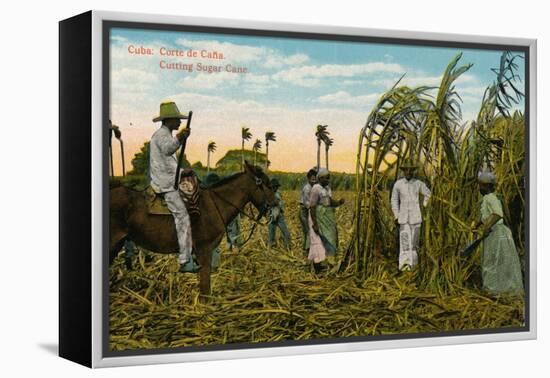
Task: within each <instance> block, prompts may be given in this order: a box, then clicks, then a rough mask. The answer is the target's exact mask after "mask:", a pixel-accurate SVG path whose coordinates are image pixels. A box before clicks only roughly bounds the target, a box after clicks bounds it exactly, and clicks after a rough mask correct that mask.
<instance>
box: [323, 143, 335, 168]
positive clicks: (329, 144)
mask: <svg viewBox="0 0 550 378" xmlns="http://www.w3.org/2000/svg"><path fill="white" fill-rule="evenodd" d="M323 143H325V161H326V164H327V167H326V168H327V170H328V150H329V148H330V147H331V146H332V145H333V144H334V139H332V138H331V137H329V136H328V134H327V135H325V137H324V138H323Z"/></svg>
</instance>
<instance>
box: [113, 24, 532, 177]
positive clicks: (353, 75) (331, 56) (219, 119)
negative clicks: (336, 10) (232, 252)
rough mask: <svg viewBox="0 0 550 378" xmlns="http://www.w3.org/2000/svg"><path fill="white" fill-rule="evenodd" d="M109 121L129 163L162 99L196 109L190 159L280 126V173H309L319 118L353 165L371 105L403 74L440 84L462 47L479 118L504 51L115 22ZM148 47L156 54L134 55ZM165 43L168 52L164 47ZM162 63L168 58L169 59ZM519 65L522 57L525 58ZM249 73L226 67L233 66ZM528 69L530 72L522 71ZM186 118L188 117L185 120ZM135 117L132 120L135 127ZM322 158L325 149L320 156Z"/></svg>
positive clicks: (275, 159)
mask: <svg viewBox="0 0 550 378" xmlns="http://www.w3.org/2000/svg"><path fill="white" fill-rule="evenodd" d="M110 41H111V43H110V48H111V67H110V69H111V78H110V80H111V110H110V112H111V115H110V117H111V119H112V121H113V123H114V124H116V125H118V126H119V127H120V128H121V131H122V138H123V140H124V147H125V157H126V167H127V170H130V169H131V160H132V157H133V156H134V154H135V153H136V152H137V151H138V150H139V148H140V147H141V146H142V145H143V143H144V142H145V141H147V140H149V139H150V138H151V135H152V134H153V133H154V131H155V130H156V129H157V128H158V127H159V126H160V123H153V122H152V119H153V118H154V117H155V116H156V115H157V114H158V111H159V104H160V102H162V101H164V100H173V101H175V102H176V103H177V105H178V107H179V108H180V110H181V111H182V112H184V113H187V112H188V111H189V110H193V121H192V134H191V137H190V139H189V141H188V143H187V152H186V153H187V156H188V159H189V161H190V162H191V163H194V162H196V161H199V160H200V161H201V162H202V163H203V164H204V165H206V159H207V152H206V146H207V144H208V142H209V141H210V140H214V141H215V142H216V144H217V147H218V148H217V150H216V152H215V153H214V154H213V155H212V158H211V164H212V165H214V164H215V162H216V161H218V160H219V159H221V158H222V157H223V156H224V154H225V152H226V151H227V150H229V149H236V148H240V146H241V138H240V135H241V127H242V126H246V127H249V128H250V130H251V132H252V134H253V136H252V139H251V140H250V141H249V142H247V143H246V146H247V147H248V148H251V146H252V143H253V141H254V140H255V139H256V138H259V139H261V140H262V147H263V149H262V151H263V152H265V141H264V134H265V132H266V131H273V132H275V134H276V136H277V141H276V142H275V143H270V149H269V155H270V156H269V158H270V160H271V162H272V165H271V169H272V170H282V171H293V172H303V171H307V170H308V169H309V168H311V167H312V166H314V165H315V163H316V148H317V147H316V146H317V143H316V139H315V136H314V133H315V128H316V125H317V124H327V125H328V129H329V131H330V132H331V137H332V138H334V145H333V146H332V148H331V150H330V155H329V156H330V168H331V170H333V171H344V172H354V171H355V158H356V153H357V142H358V137H359V132H360V129H361V127H363V125H364V123H365V121H366V119H367V116H368V114H369V113H370V111H371V109H372V107H373V105H374V104H375V103H376V102H377V100H378V98H379V97H380V95H381V94H383V93H384V92H385V91H386V90H388V89H389V88H391V87H392V86H393V84H394V83H395V82H396V81H397V80H398V78H399V77H401V76H402V75H403V74H405V78H404V79H403V81H402V83H404V84H407V85H410V86H419V85H427V86H437V85H439V81H440V79H441V76H442V73H443V71H444V70H445V68H446V67H447V64H448V63H449V61H450V60H451V59H452V58H453V57H454V56H455V55H456V54H457V53H459V52H462V53H463V56H462V59H461V61H460V64H466V63H473V64H474V66H473V67H472V68H471V69H470V70H469V71H468V72H467V73H465V74H463V75H462V77H461V78H460V79H459V80H458V81H457V83H456V89H457V91H458V93H459V94H460V95H461V97H462V100H463V105H462V110H463V116H464V121H467V120H471V119H473V118H474V117H475V114H476V113H477V110H478V108H479V106H480V103H481V99H482V96H483V92H484V90H485V88H486V87H487V86H488V85H490V84H491V83H492V81H493V80H494V74H493V73H492V72H491V68H495V67H498V65H499V61H500V55H501V52H500V51H484V50H468V49H460V50H458V49H454V48H439V47H438V48H435V47H414V46H404V45H390V44H367V43H359V42H341V41H320V40H304V39H291V38H274V37H251V36H236V35H224V34H207V33H192V32H168V31H151V30H137V29H120V28H116V29H112V30H111V37H110ZM141 46H143V47H144V48H149V49H151V50H152V53H153V55H141V54H132V53H130V52H129V49H130V50H132V51H135V49H136V48H139V47H141ZM161 48H162V49H164V50H179V51H183V52H184V54H186V53H187V52H188V51H189V50H195V51H197V52H198V54H199V55H200V53H201V51H202V50H204V51H207V52H214V51H216V52H217V53H218V54H220V53H221V54H223V57H224V59H212V58H208V57H204V58H203V57H200V56H198V57H195V58H193V57H187V56H186V55H185V56H183V57H174V56H163V55H161ZM164 50H162V51H164ZM161 62H162V63H161ZM170 63H180V64H182V65H183V64H186V65H191V64H192V65H193V70H192V71H191V72H189V71H187V70H173V69H162V68H161V64H164V65H165V66H166V65H167V64H170ZM199 63H200V64H201V65H203V66H208V65H211V66H217V67H218V66H219V67H221V70H220V71H221V72H212V73H207V72H198V71H197V69H198V64H199ZM518 63H520V72H522V70H523V61H522V60H519V61H518ZM227 65H231V66H233V67H245V68H246V70H247V73H231V72H226V66H227ZM521 76H523V74H522V75H521ZM184 122H185V121H184ZM130 124H132V125H130ZM113 146H114V151H113V152H114V162H115V172H116V174H120V172H121V168H120V167H121V163H120V162H121V159H120V148H119V146H118V142H117V141H116V140H114V141H113ZM322 161H323V162H324V152H323V155H322Z"/></svg>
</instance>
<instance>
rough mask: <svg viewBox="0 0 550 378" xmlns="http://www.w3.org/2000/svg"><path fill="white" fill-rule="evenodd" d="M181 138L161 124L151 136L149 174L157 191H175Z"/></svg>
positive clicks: (152, 185)
mask: <svg viewBox="0 0 550 378" xmlns="http://www.w3.org/2000/svg"><path fill="white" fill-rule="evenodd" d="M180 145H181V144H180V142H179V140H177V139H176V138H174V137H173V136H172V131H170V129H169V128H168V127H166V126H164V125H163V126H161V127H160V128H159V129H158V130H157V131H155V133H154V134H153V136H152V137H151V143H150V145H149V174H150V176H151V187H152V188H153V190H154V191H155V192H156V193H166V192H172V191H175V190H176V189H174V180H175V179H176V170H177V168H178V159H177V158H176V151H177V150H178V148H179V146H180Z"/></svg>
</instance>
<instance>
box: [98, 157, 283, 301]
mask: <svg viewBox="0 0 550 378" xmlns="http://www.w3.org/2000/svg"><path fill="white" fill-rule="evenodd" d="M110 194H111V198H110V204H111V206H110V239H111V241H110V243H111V244H110V256H109V257H110V260H111V261H112V259H113V258H114V257H115V256H116V255H117V253H118V252H119V251H120V250H121V248H122V246H123V245H124V242H125V241H127V240H131V241H133V242H134V243H135V244H137V245H138V246H140V247H143V248H145V249H147V250H149V251H152V252H157V253H164V254H168V253H178V251H179V248H178V239H177V235H176V227H175V224H174V219H173V217H172V216H171V215H151V214H149V212H148V205H147V199H146V198H145V195H144V193H143V192H138V191H134V190H132V189H129V188H126V187H117V188H114V189H111V193H110ZM274 201H275V196H274V193H273V190H272V189H271V185H270V181H269V178H268V177H267V175H266V174H265V173H263V171H262V169H261V168H259V167H254V166H252V165H250V164H248V162H246V164H245V171H244V172H241V173H237V174H235V175H233V176H229V177H226V178H224V179H222V180H221V181H220V182H218V183H216V184H214V185H213V186H212V187H210V188H208V189H203V190H202V191H201V194H200V199H199V208H200V216H192V217H191V230H192V235H193V246H194V249H195V254H196V256H197V259H198V261H199V264H200V265H201V270H200V271H199V289H200V293H201V294H202V295H209V294H210V262H211V258H212V251H213V250H214V248H216V246H218V244H219V243H220V241H221V239H222V238H223V236H224V235H225V227H226V226H227V224H229V223H230V222H231V221H232V220H233V219H234V218H235V217H236V216H237V214H239V213H240V212H242V211H243V209H244V207H245V205H246V204H248V203H249V202H252V204H253V205H254V206H255V207H256V208H257V209H258V210H259V211H260V215H264V214H265V213H266V211H267V209H268V208H269V207H270V206H272V205H273V204H274Z"/></svg>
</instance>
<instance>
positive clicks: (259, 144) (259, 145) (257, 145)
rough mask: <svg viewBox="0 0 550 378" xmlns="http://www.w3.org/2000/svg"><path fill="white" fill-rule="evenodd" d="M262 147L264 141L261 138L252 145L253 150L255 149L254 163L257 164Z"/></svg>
mask: <svg viewBox="0 0 550 378" xmlns="http://www.w3.org/2000/svg"><path fill="white" fill-rule="evenodd" d="M261 149H262V141H261V140H260V139H256V141H255V142H254V144H253V145H252V151H254V165H256V154H257V153H258V151H260V150H261Z"/></svg>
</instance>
